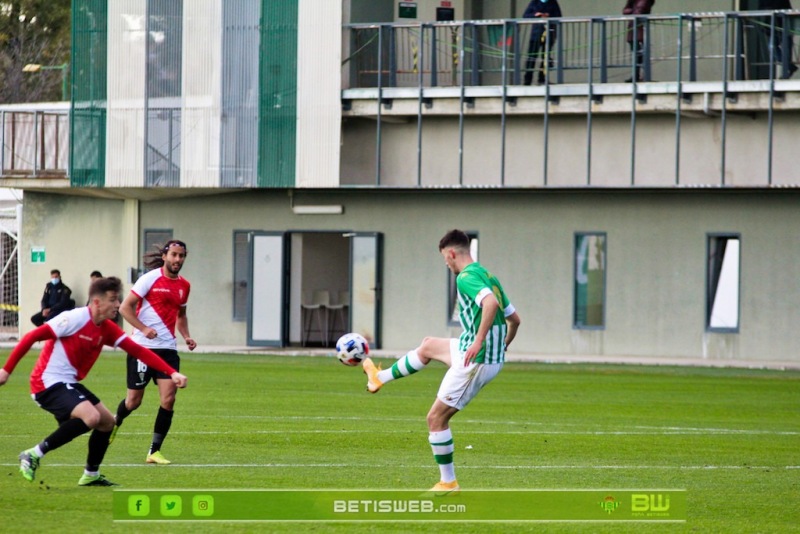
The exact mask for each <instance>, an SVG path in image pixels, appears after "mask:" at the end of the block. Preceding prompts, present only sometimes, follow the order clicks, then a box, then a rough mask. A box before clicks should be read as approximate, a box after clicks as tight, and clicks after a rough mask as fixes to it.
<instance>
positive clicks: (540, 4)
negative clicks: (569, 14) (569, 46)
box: [522, 0, 561, 85]
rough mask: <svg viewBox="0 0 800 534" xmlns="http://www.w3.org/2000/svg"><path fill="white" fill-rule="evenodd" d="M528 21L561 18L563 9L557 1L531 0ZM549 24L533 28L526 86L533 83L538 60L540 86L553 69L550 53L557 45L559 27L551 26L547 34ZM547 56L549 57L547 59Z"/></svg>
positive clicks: (525, 15)
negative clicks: (539, 63)
mask: <svg viewBox="0 0 800 534" xmlns="http://www.w3.org/2000/svg"><path fill="white" fill-rule="evenodd" d="M522 17H523V18H526V19H534V18H538V19H547V18H558V17H561V7H560V6H559V5H558V1H557V0H531V2H530V3H529V4H528V7H526V8H525V13H523V15H522ZM547 26H548V24H533V25H532V27H531V40H530V43H529V44H528V59H527V61H526V63H525V85H530V84H531V82H533V71H535V70H536V60H537V59H541V70H540V71H539V76H538V77H537V79H536V83H537V84H538V85H542V84H543V83H545V81H546V75H547V74H548V73H549V71H550V69H552V68H553V59H552V58H551V56H550V52H551V51H552V50H553V47H554V46H555V44H556V37H557V25H556V24H550V25H549V27H550V29H549V31H547V32H545V29H546V28H547ZM545 56H547V57H545Z"/></svg>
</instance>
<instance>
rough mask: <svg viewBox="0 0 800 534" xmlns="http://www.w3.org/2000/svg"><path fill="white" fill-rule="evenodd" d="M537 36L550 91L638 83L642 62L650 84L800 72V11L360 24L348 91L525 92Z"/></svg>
mask: <svg viewBox="0 0 800 534" xmlns="http://www.w3.org/2000/svg"><path fill="white" fill-rule="evenodd" d="M634 24H636V26H637V28H640V30H639V31H640V35H641V36H642V40H641V42H639V40H638V39H632V37H633V25H634ZM536 26H540V27H541V26H544V27H545V30H544V32H542V33H543V35H545V36H547V35H550V36H553V37H554V38H550V39H545V40H544V41H545V42H544V44H543V48H544V49H545V55H548V56H549V57H550V58H551V60H552V67H550V68H547V69H546V70H547V71H548V72H546V74H547V81H548V83H587V82H588V83H607V82H622V81H624V80H626V79H630V78H632V77H635V74H636V65H635V63H636V62H635V61H634V60H633V59H634V58H635V57H637V56H640V57H641V70H642V72H641V76H640V78H641V79H642V80H643V81H650V80H658V81H721V80H727V81H734V80H755V79H770V78H772V77H779V76H780V77H789V76H790V75H791V74H792V73H793V72H794V70H796V69H797V66H796V64H795V63H793V59H794V60H796V58H797V57H798V50H797V46H798V44H797V42H796V40H795V39H794V37H797V36H798V35H800V11H748V12H728V13H683V14H677V15H651V16H635V17H634V16H614V17H603V18H562V19H545V20H544V21H543V20H541V19H536V20H531V19H509V20H491V21H460V22H446V23H445V22H442V23H417V24H353V25H347V26H345V32H346V34H345V41H344V43H345V48H346V50H345V52H346V53H345V57H346V59H345V61H344V64H345V66H346V75H345V80H344V86H345V88H347V89H356V88H372V87H387V88H389V87H448V86H450V87H452V86H463V85H467V86H498V85H522V84H523V83H524V78H525V71H526V63H527V59H528V56H529V53H528V51H529V43H530V36H531V33H532V31H533V29H534V27H536ZM629 39H630V41H629ZM640 47H641V49H640ZM789 50H791V53H783V52H784V51H789ZM679 77H680V78H679Z"/></svg>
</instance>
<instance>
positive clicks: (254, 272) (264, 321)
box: [247, 232, 286, 347]
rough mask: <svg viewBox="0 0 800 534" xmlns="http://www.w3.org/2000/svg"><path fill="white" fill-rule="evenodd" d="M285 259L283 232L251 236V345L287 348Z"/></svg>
mask: <svg viewBox="0 0 800 534" xmlns="http://www.w3.org/2000/svg"><path fill="white" fill-rule="evenodd" d="M285 258H286V246H285V239H284V234H283V233H270V232H263V233H262V232H253V233H252V234H250V306H249V308H250V310H249V314H248V321H247V344H248V345H264V346H277V347H282V346H284V336H285V330H286V329H285V326H284V325H285V320H286V317H285V314H284V310H285V309H286V307H285V305H284V303H285V300H286V291H285V288H286V268H285Z"/></svg>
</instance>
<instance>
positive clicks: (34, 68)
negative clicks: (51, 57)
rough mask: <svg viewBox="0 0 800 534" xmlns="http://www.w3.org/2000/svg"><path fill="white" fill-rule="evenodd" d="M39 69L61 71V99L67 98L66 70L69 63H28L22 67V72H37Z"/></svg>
mask: <svg viewBox="0 0 800 534" xmlns="http://www.w3.org/2000/svg"><path fill="white" fill-rule="evenodd" d="M40 70H60V71H61V100H63V101H65V100H67V71H68V70H69V63H63V64H61V65H39V64H38V63H28V64H27V65H25V66H24V67H22V72H39V71H40Z"/></svg>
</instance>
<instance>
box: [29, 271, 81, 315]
mask: <svg viewBox="0 0 800 534" xmlns="http://www.w3.org/2000/svg"><path fill="white" fill-rule="evenodd" d="M71 296H72V290H71V289H70V288H69V287H67V285H66V284H64V282H62V281H61V271H59V270H58V269H53V270H52V271H50V283H48V284H47V286H45V288H44V294H43V295H42V304H41V305H42V309H41V311H39V312H37V313H36V314H34V316H33V317H31V322H33V324H35V325H36V326H42V325H43V324H44V323H45V321H49V320H50V319H52V318H53V317H55V316H56V315H58V314H59V313H61V312H63V311H65V310H71V309H72V308H74V307H75V301H74V300H73V299H72V298H71Z"/></svg>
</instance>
